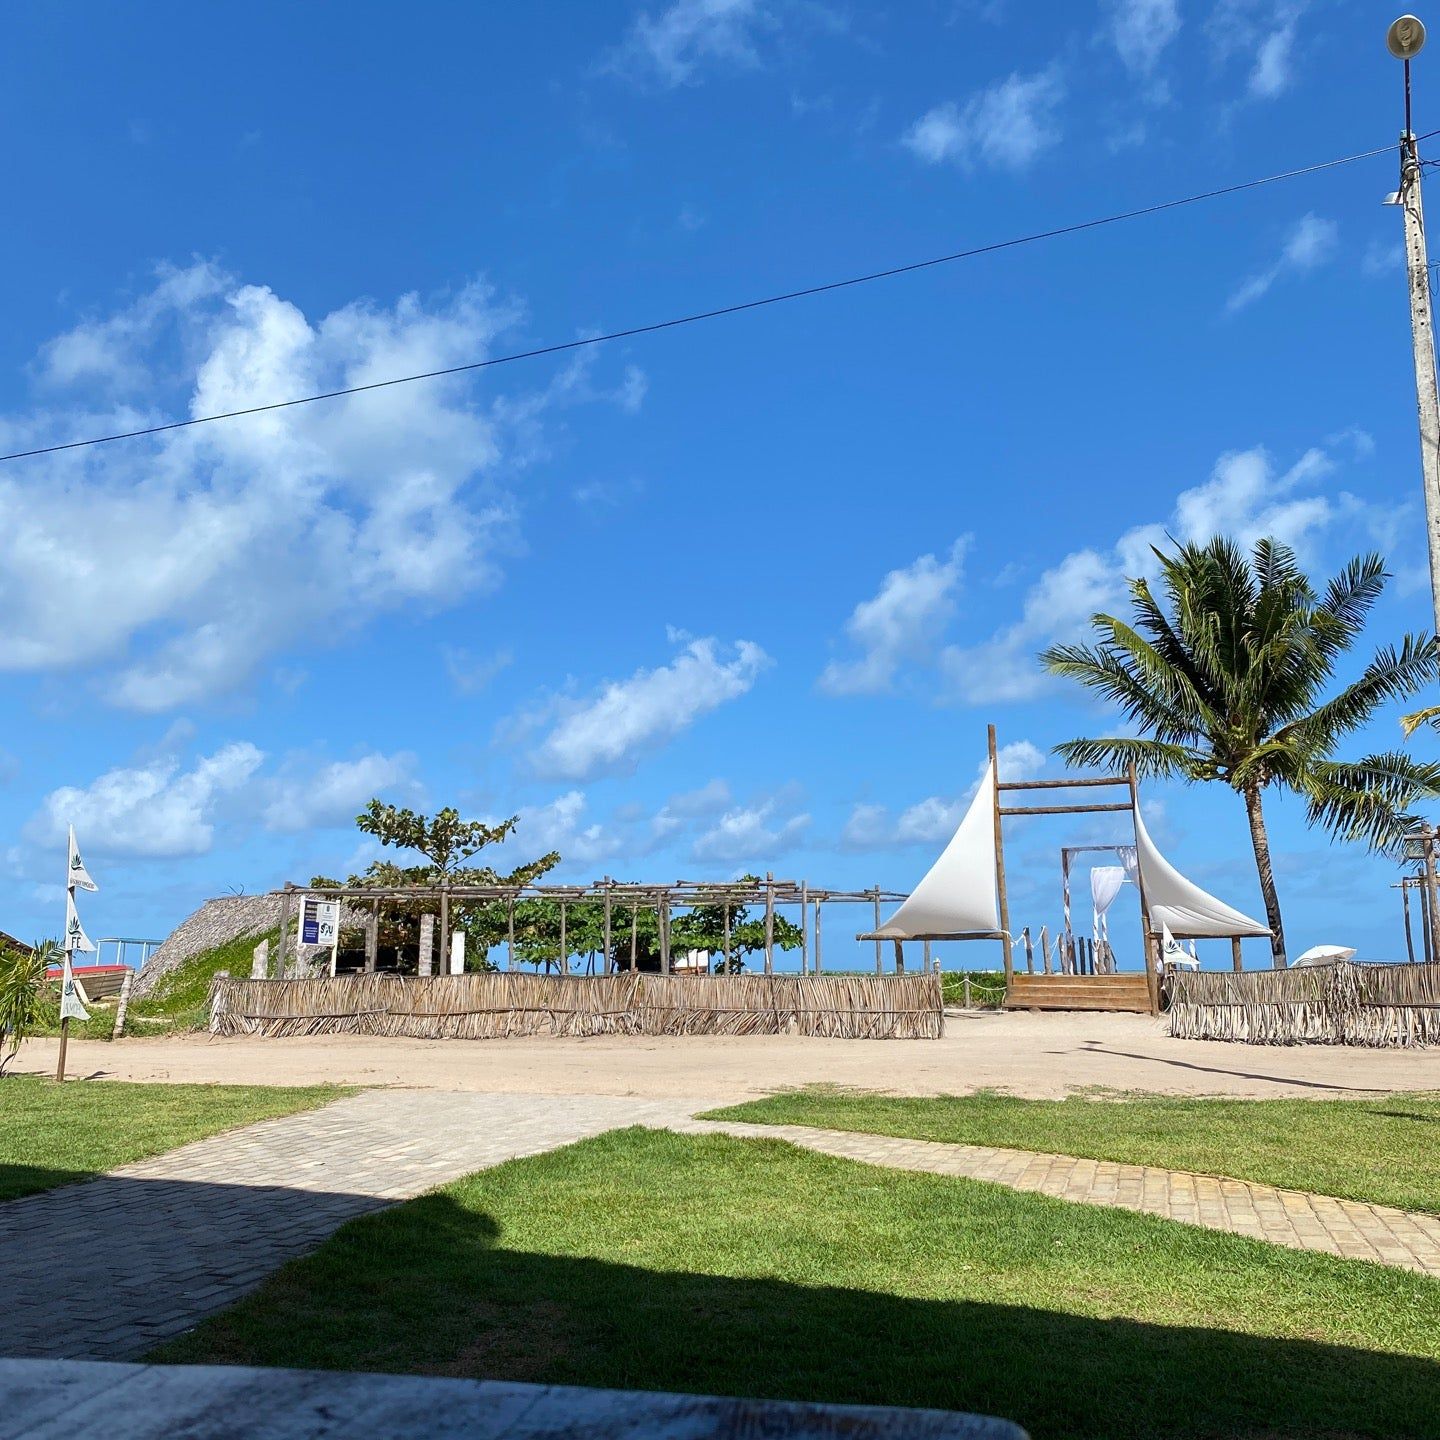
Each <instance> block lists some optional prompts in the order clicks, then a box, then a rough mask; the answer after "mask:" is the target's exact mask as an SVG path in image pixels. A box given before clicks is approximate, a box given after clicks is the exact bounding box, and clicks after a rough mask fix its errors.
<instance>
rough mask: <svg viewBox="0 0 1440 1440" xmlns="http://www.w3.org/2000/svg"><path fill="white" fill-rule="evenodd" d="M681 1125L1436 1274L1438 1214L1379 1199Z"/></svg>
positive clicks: (1141, 1169)
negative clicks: (1399, 1207)
mask: <svg viewBox="0 0 1440 1440" xmlns="http://www.w3.org/2000/svg"><path fill="white" fill-rule="evenodd" d="M684 1128H686V1129H689V1130H696V1131H721V1132H723V1133H725V1134H729V1135H740V1136H746V1137H757V1138H762V1139H763V1138H769V1139H772V1140H788V1141H790V1142H791V1143H792V1144H795V1145H801V1146H804V1147H805V1148H806V1149H808V1150H819V1151H821V1152H823V1153H824V1154H826V1155H836V1156H839V1157H841V1158H842V1159H846V1160H860V1161H863V1162H865V1163H866V1164H869V1165H884V1166H888V1167H889V1168H891V1169H894V1170H925V1171H929V1172H931V1173H933V1174H936V1175H959V1176H964V1177H965V1178H966V1179H970V1180H989V1181H992V1182H993V1183H994V1184H997V1185H1008V1186H1009V1187H1010V1188H1011V1189H1012V1190H1030V1191H1034V1192H1036V1193H1037V1194H1041V1195H1053V1196H1055V1197H1056V1198H1057V1199H1060V1200H1074V1201H1077V1202H1078V1203H1080V1204H1082V1205H1108V1206H1113V1207H1115V1208H1117V1209H1120V1210H1136V1211H1139V1212H1140V1213H1141V1214H1145V1215H1160V1216H1163V1217H1164V1218H1165V1219H1167V1220H1178V1221H1181V1222H1182V1223H1184V1224H1187V1225H1202V1226H1204V1227H1205V1228H1206V1229H1209V1230H1226V1231H1229V1232H1230V1233H1231V1234H1233V1235H1250V1236H1253V1237H1254V1238H1255V1239H1256V1240H1268V1241H1270V1242H1271V1243H1272V1244H1274V1245H1285V1246H1288V1247H1289V1248H1290V1249H1292V1250H1320V1251H1324V1252H1325V1253H1326V1254H1329V1255H1342V1256H1345V1257H1347V1258H1349V1259H1354V1260H1370V1261H1375V1262H1377V1263H1379V1264H1382V1265H1397V1266H1400V1267H1401V1268H1403V1269H1406V1270H1418V1271H1419V1272H1421V1273H1422V1274H1425V1275H1434V1276H1440V1218H1437V1217H1436V1216H1433V1215H1420V1214H1412V1213H1411V1212H1409V1211H1406V1210H1395V1209H1391V1208H1390V1207H1389V1206H1386V1205H1367V1204H1364V1203H1362V1202H1360V1201H1356V1200H1336V1199H1334V1198H1332V1197H1330V1196H1326V1195H1307V1194H1304V1193H1303V1192H1301V1191H1298V1190H1277V1189H1275V1188H1274V1187H1273V1186H1269V1185H1256V1184H1252V1183H1251V1182H1250V1181H1247V1180H1221V1179H1216V1178H1215V1177H1214V1176H1213V1175H1194V1174H1191V1173H1190V1172H1188V1171H1184V1170H1158V1169H1154V1168H1153V1167H1151V1166H1148V1165H1121V1164H1117V1163H1115V1162H1114V1161H1109V1160H1080V1159H1076V1158H1075V1157H1074V1156H1071V1155H1044V1154H1038V1153H1036V1152H1034V1151H1030V1150H997V1149H991V1148H990V1147H988V1146H984V1145H942V1144H936V1143H934V1142H932V1141H928V1140H901V1139H895V1138H893V1137H891V1136H886V1135H860V1134H853V1133H851V1132H849V1131H842V1130H812V1129H809V1128H808V1127H805V1126H800V1125H740V1124H729V1123H720V1122H713V1123H712V1122H709V1121H704V1120H693V1121H691V1122H690V1123H689V1124H688V1125H687V1126H685V1127H684Z"/></svg>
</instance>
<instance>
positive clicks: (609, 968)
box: [605, 875, 615, 975]
mask: <svg viewBox="0 0 1440 1440" xmlns="http://www.w3.org/2000/svg"><path fill="white" fill-rule="evenodd" d="M610 899H611V896H610V877H609V876H608V875H607V876H606V877H605V973H606V974H607V975H611V974H613V973H614V971H615V964H614V956H613V954H612V952H611V942H610Z"/></svg>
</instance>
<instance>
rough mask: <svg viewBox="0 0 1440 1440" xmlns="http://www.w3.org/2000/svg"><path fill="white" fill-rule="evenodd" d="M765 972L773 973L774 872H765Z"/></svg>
mask: <svg viewBox="0 0 1440 1440" xmlns="http://www.w3.org/2000/svg"><path fill="white" fill-rule="evenodd" d="M765 973H766V974H767V975H773V974H774V973H775V874H774V872H773V871H771V870H767V871H766V872H765Z"/></svg>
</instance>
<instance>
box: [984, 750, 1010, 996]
mask: <svg viewBox="0 0 1440 1440" xmlns="http://www.w3.org/2000/svg"><path fill="white" fill-rule="evenodd" d="M986 742H987V745H988V748H989V751H990V773H991V775H992V777H993V778H994V780H995V785H996V788H995V804H994V811H995V815H994V819H993V824H994V830H995V888H996V891H997V892H998V893H999V896H1000V930H1001V934H1002V936H1003V937H1004V938H1003V939H1002V940H1001V942H1000V943H1001V945H1002V946H1003V947H1004V954H1005V984H1006V986H1007V987H1008V986H1009V984H1010V982H1011V981H1012V980H1013V979H1014V978H1015V942H1014V941H1013V940H1011V938H1010V896H1009V894H1008V893H1007V892H1006V889H1005V841H1004V836H1003V835H1002V834H1001V829H1002V827H1001V824H1000V816H1001V814H1002V811H1001V809H1000V789H999V785H1000V762H999V750H998V747H997V746H996V744H995V727H994V726H993V725H990V726H987V727H986Z"/></svg>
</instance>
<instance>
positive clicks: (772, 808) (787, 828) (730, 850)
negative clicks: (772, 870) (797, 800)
mask: <svg viewBox="0 0 1440 1440" xmlns="http://www.w3.org/2000/svg"><path fill="white" fill-rule="evenodd" d="M779 809H780V805H779V802H778V801H777V800H774V799H769V800H764V801H761V802H760V803H759V804H756V805H737V806H735V807H734V808H733V809H730V810H727V811H725V813H724V814H723V815H721V816H720V818H719V819H718V820H716V822H715V823H714V824H713V825H712V826H711V827H710V828H709V829H708V830H706V831H705V832H704V833H703V834H702V835H700V836H699V838H698V839H697V840H696V841H695V844H694V847H693V850H692V852H691V853H692V854H693V856H694V858H695V859H696V860H708V861H714V862H717V863H722V864H735V863H739V862H741V861H755V862H757V863H759V862H763V861H766V860H769V859H773V858H774V857H776V856H778V855H780V854H782V853H783V852H784V851H786V850H789V849H791V848H792V847H793V846H794V845H795V844H796V843H797V842H798V840H799V839H800V837H801V835H803V834H804V832H805V830H806V829H807V828H808V827H809V824H810V817H809V815H806V814H803V813H802V814H796V815H790V816H788V817H785V818H781V817H780V816H779V814H778V811H779Z"/></svg>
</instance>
